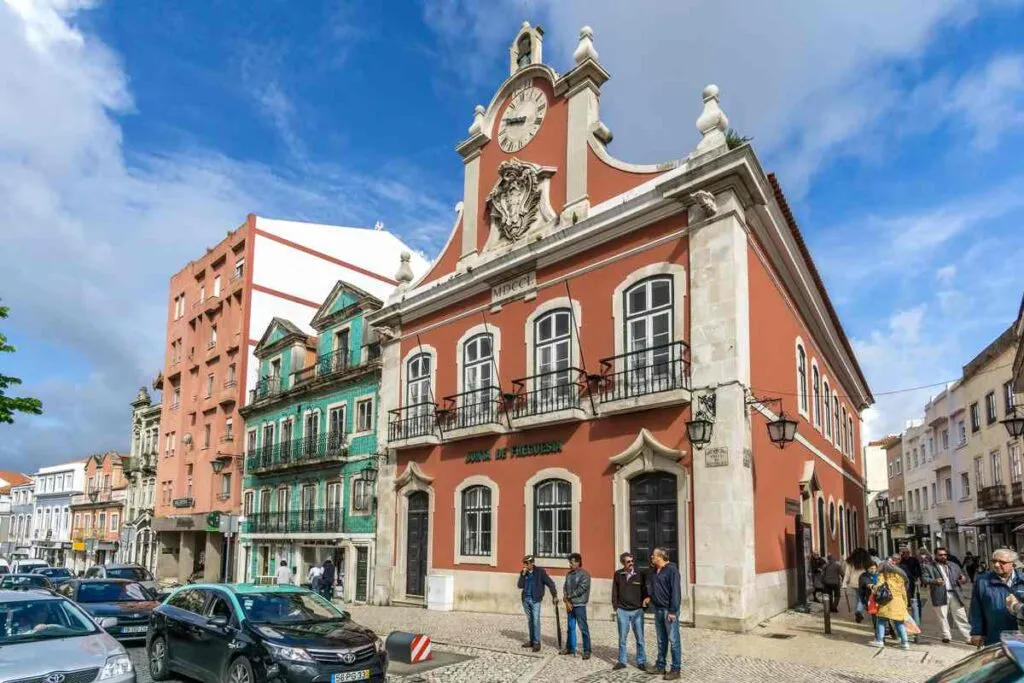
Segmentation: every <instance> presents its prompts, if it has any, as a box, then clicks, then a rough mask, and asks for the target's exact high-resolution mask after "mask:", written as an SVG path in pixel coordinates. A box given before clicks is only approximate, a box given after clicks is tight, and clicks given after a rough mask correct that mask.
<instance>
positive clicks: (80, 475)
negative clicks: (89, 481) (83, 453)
mask: <svg viewBox="0 0 1024 683" xmlns="http://www.w3.org/2000/svg"><path fill="white" fill-rule="evenodd" d="M35 484H36V485H35V522H34V524H33V529H32V556H33V557H37V558H40V559H43V560H46V561H48V562H49V563H50V564H52V565H54V566H64V564H65V562H66V561H67V560H68V559H69V558H70V556H71V498H72V497H73V496H74V495H75V494H77V493H82V492H83V491H84V490H85V462H84V461H78V462H68V463H64V464H62V465H51V466H50V467H43V468H41V469H40V470H39V471H38V472H36V474H35Z"/></svg>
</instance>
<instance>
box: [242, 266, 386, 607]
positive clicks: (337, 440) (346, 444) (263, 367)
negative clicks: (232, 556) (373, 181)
mask: <svg viewBox="0 0 1024 683" xmlns="http://www.w3.org/2000/svg"><path fill="white" fill-rule="evenodd" d="M380 306H381V302H380V300H379V299H377V298H376V297H374V296H373V295H371V294H368V293H367V292H364V291H362V290H360V289H358V288H356V287H354V286H352V285H349V284H346V283H343V282H339V283H338V284H337V285H336V286H335V287H334V289H333V290H332V291H331V293H330V295H329V296H328V297H327V300H326V301H325V302H324V303H323V305H322V306H321V307H320V309H319V310H318V311H317V313H316V315H315V316H314V317H313V320H312V322H311V323H310V327H312V329H313V330H315V331H316V334H315V335H310V334H308V333H306V332H304V331H303V330H301V329H300V328H299V327H298V326H296V325H295V324H294V323H292V322H290V321H288V320H282V319H281V318H274V319H273V320H272V321H271V323H270V325H269V327H268V328H267V330H266V332H265V333H264V334H263V338H262V339H261V340H260V342H259V344H258V345H257V346H256V349H255V352H254V354H255V356H256V359H257V360H258V362H259V377H260V379H259V381H258V382H257V383H256V386H255V388H254V389H252V390H251V391H250V392H249V399H248V402H247V404H246V407H245V408H244V409H243V410H242V415H243V416H244V417H245V424H246V427H245V428H246V452H245V489H244V491H245V493H244V499H243V501H244V502H243V505H244V509H243V515H244V522H243V526H242V534H241V546H242V547H241V554H240V563H241V567H242V570H241V571H244V576H241V577H240V578H241V579H242V580H245V581H255V582H270V581H272V580H273V575H274V571H275V569H276V567H277V566H278V565H280V563H281V561H282V560H284V561H285V562H287V563H288V566H289V567H292V568H294V569H295V570H296V572H297V573H298V577H299V580H300V581H302V582H305V580H306V576H307V575H308V573H309V568H310V567H311V566H312V565H313V563H318V564H319V563H322V562H323V561H324V560H325V559H327V558H330V559H331V560H332V561H333V562H334V564H335V567H336V568H337V573H338V575H339V576H341V577H342V578H343V584H342V585H343V590H344V596H345V598H346V599H347V600H355V601H363V600H366V599H367V595H368V591H369V586H372V577H371V576H370V573H371V571H372V567H373V561H374V537H375V531H376V525H375V519H376V510H375V505H374V500H375V498H374V495H373V487H374V480H375V478H376V477H375V476H374V475H375V474H376V462H377V459H376V453H377V452H378V449H377V436H376V414H377V410H376V409H377V397H378V387H379V383H380V373H381V362H380V351H379V344H378V341H377V339H376V337H375V335H374V334H373V333H372V332H371V331H370V330H369V328H368V327H367V326H366V325H365V322H364V316H365V315H366V314H367V313H368V312H370V311H374V310H377V309H378V308H380Z"/></svg>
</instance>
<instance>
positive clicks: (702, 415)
mask: <svg viewBox="0 0 1024 683" xmlns="http://www.w3.org/2000/svg"><path fill="white" fill-rule="evenodd" d="M697 405H698V406H699V408H698V409H697V415H696V416H694V418H693V419H692V420H689V421H688V422H687V423H686V437H687V438H688V439H689V440H690V443H691V444H693V447H694V448H696V449H697V450H698V451H699V450H700V449H702V448H704V446H706V445H707V444H708V443H710V442H711V434H712V433H713V432H714V430H715V394H714V392H712V393H710V394H705V395H703V396H701V397H699V398H698V399H697Z"/></svg>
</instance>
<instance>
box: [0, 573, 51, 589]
mask: <svg viewBox="0 0 1024 683" xmlns="http://www.w3.org/2000/svg"><path fill="white" fill-rule="evenodd" d="M31 588H43V589H46V590H52V589H53V583H52V582H51V581H50V579H48V578H46V577H45V576H43V575H42V574H4V576H3V578H0V590H26V589H31Z"/></svg>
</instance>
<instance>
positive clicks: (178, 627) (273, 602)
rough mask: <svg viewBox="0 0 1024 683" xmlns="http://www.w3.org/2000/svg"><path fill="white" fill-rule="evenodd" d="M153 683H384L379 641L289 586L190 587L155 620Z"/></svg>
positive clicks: (150, 651) (150, 639) (150, 652)
mask: <svg viewBox="0 0 1024 683" xmlns="http://www.w3.org/2000/svg"><path fill="white" fill-rule="evenodd" d="M146 652H147V656H148V659H149V670H150V675H151V676H152V678H153V680H155V681H161V680H165V679H167V678H169V677H170V676H171V675H172V674H173V673H179V674H184V675H186V676H189V677H191V678H195V679H198V680H200V681H208V682H209V683H220V682H221V681H227V682H228V683H256V682H257V681H260V682H261V683H262V682H263V681H268V682H269V683H347V682H349V681H384V680H385V677H386V676H387V668H388V659H387V653H386V652H385V648H384V641H382V640H381V639H380V638H378V637H377V635H376V634H375V633H374V632H373V631H371V630H370V629H367V628H364V627H362V626H359V625H358V624H356V623H354V622H353V621H352V620H351V618H350V617H349V615H348V613H347V612H344V611H342V610H340V609H338V608H337V607H335V606H334V604H332V603H331V602H328V601H327V600H325V599H324V598H322V597H321V596H319V595H317V594H316V593H314V592H312V591H309V590H306V589H304V588H298V587H295V586H253V585H248V584H194V585H190V586H183V587H181V588H178V589H176V590H175V591H174V592H173V593H171V594H170V595H169V596H168V598H167V599H166V600H165V601H164V603H163V604H162V605H160V606H159V607H158V608H157V609H156V610H154V612H153V617H152V619H151V621H150V626H149V633H148V634H147V637H146Z"/></svg>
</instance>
